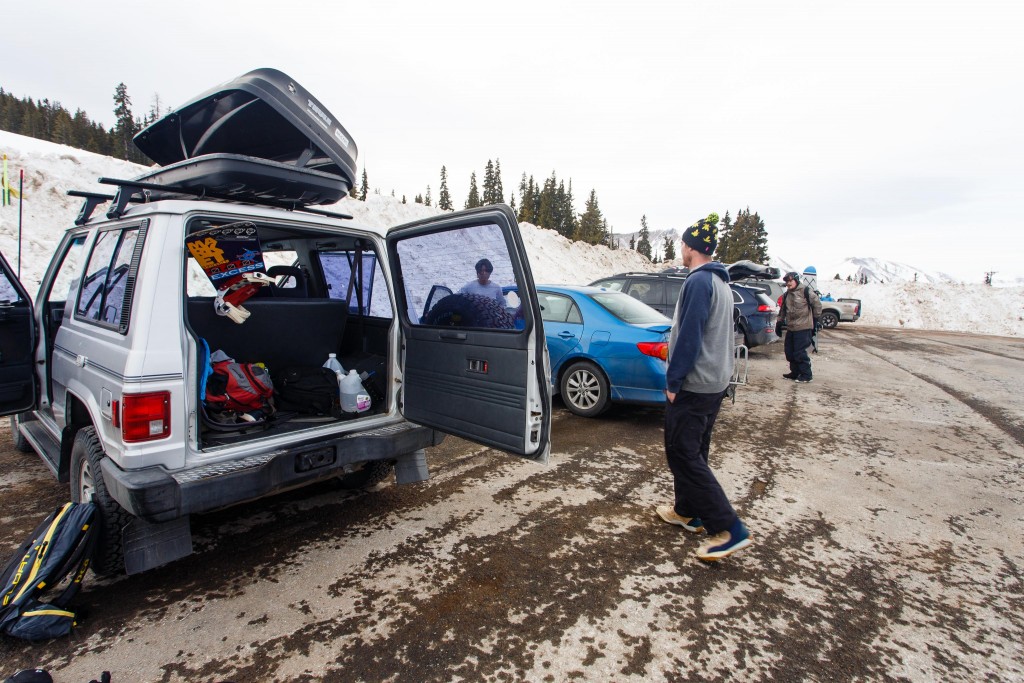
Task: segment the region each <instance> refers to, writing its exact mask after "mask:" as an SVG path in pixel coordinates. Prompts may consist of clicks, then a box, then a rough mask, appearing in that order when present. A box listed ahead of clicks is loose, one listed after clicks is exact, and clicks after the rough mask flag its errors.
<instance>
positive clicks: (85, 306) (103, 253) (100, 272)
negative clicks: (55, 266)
mask: <svg viewBox="0 0 1024 683" xmlns="http://www.w3.org/2000/svg"><path fill="white" fill-rule="evenodd" d="M118 234H119V233H118V231H117V230H107V231H106V232H101V233H100V234H99V235H98V236H97V237H96V245H95V246H94V247H93V248H92V256H90V257H89V265H88V266H86V269H85V277H84V278H83V279H82V291H81V292H80V293H79V295H78V308H76V309H75V313H76V314H77V315H79V316H81V317H84V318H86V319H88V320H99V319H100V307H101V306H102V305H103V288H104V285H105V284H106V282H107V271H108V270H109V269H110V261H111V259H112V258H113V256H114V250H115V248H116V247H117V237H118Z"/></svg>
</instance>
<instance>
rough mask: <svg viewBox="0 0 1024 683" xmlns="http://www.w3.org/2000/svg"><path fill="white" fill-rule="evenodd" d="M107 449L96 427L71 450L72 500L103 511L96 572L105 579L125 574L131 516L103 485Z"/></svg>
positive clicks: (84, 430) (87, 430) (77, 438)
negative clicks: (125, 536)
mask: <svg viewBox="0 0 1024 683" xmlns="http://www.w3.org/2000/svg"><path fill="white" fill-rule="evenodd" d="M103 457H104V455H103V447H102V446H100V442H99V439H97V438H96V430H95V429H94V428H93V427H84V428H82V429H80V430H79V432H78V434H76V435H75V443H74V445H73V446H72V447H71V500H72V501H74V502H76V503H85V502H91V503H93V504H95V505H96V509H97V510H98V511H99V520H100V534H99V540H98V543H97V546H96V555H95V557H94V561H93V565H92V570H93V571H94V572H96V573H97V574H99V575H101V576H108V575H111V574H123V573H124V546H123V545H122V543H121V530H122V529H124V527H126V526H127V525H128V523H129V522H130V521H131V515H130V514H129V513H128V511H127V510H125V509H124V508H123V507H121V505H120V504H119V503H118V502H117V501H116V500H114V499H113V498H111V497H110V494H109V493H108V492H107V485H106V484H105V483H104V482H103V470H102V468H101V466H100V461H101V460H103Z"/></svg>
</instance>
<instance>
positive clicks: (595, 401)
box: [560, 363, 611, 417]
mask: <svg viewBox="0 0 1024 683" xmlns="http://www.w3.org/2000/svg"><path fill="white" fill-rule="evenodd" d="M560 391H561V394H562V401H563V402H564V403H565V407H566V408H568V409H569V410H570V411H571V412H573V413H576V414H577V415H581V416H583V417H597V416H598V415H600V414H601V413H603V412H604V411H606V410H608V407H609V405H610V404H611V400H610V396H609V393H610V392H609V390H608V380H606V379H605V378H604V374H603V373H602V372H601V371H600V370H599V369H598V368H597V367H596V366H594V365H592V364H590V363H574V364H573V365H571V366H570V367H569V369H568V370H566V371H565V374H564V375H562V386H561V389H560Z"/></svg>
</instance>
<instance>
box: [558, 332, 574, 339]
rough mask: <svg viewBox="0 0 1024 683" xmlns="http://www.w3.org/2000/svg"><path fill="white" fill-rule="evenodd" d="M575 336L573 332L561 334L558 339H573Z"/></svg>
mask: <svg viewBox="0 0 1024 683" xmlns="http://www.w3.org/2000/svg"><path fill="white" fill-rule="evenodd" d="M575 336H576V335H575V334H573V333H572V332H559V333H558V338H559V339H572V338H573V337H575Z"/></svg>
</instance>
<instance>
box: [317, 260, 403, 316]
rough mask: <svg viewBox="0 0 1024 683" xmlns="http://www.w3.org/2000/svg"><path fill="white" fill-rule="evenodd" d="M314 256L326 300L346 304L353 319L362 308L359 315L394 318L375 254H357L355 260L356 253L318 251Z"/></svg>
mask: <svg viewBox="0 0 1024 683" xmlns="http://www.w3.org/2000/svg"><path fill="white" fill-rule="evenodd" d="M317 256H318V258H319V259H320V265H321V267H322V268H323V271H324V279H325V280H326V281H327V294H328V296H330V297H331V298H332V299H344V300H347V301H348V310H349V312H350V313H352V314H354V315H360V306H362V313H361V314H362V315H368V316H374V317H377V318H391V317H392V316H393V312H392V310H391V297H390V296H389V294H388V286H387V282H386V280H385V278H384V273H383V271H382V270H381V266H380V259H378V258H377V254H376V253H375V252H372V251H370V252H359V254H358V256H357V254H356V252H355V251H321V252H318V253H317ZM360 261H361V262H362V263H361V264H360V263H359V262H360ZM360 265H361V266H362V267H361V269H360V268H359V267H358V266H360ZM353 271H354V272H353ZM360 275H361V277H360ZM360 282H361V283H362V286H361V287H360V286H358V283H360Z"/></svg>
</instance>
